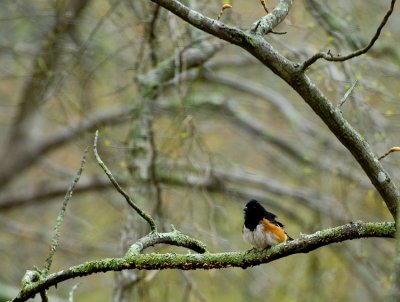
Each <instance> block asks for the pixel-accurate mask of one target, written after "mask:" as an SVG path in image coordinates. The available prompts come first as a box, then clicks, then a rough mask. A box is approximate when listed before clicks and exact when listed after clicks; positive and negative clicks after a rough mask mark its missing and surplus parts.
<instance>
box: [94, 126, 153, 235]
mask: <svg viewBox="0 0 400 302" xmlns="http://www.w3.org/2000/svg"><path fill="white" fill-rule="evenodd" d="M98 137H99V130H96V134H95V137H94V144H93V153H94V156H95V158H96V161H97V163H98V164H99V166H100V167H101V168H102V169H103V171H104V173H106V174H107V176H108V178H109V179H110V181H111V183H112V184H113V186H114V187H115V188H116V189H117V191H118V192H119V193H120V194H121V195H122V196H124V198H125V200H126V201H127V202H128V204H129V205H130V206H131V207H132V208H133V209H134V210H135V211H136V212H137V213H138V214H139V215H140V216H141V217H142V218H143V219H144V220H146V221H147V222H148V223H149V225H150V229H151V231H152V232H157V225H156V223H155V221H154V220H153V218H151V217H150V215H148V214H147V213H146V212H145V211H144V210H142V209H141V208H140V207H139V206H138V205H137V204H136V203H135V202H134V201H133V200H132V199H131V198H130V196H129V195H128V194H127V193H126V192H125V191H124V190H123V189H122V188H121V186H120V185H119V184H118V182H117V181H116V180H115V178H114V176H113V175H112V174H111V171H110V170H109V169H108V168H107V166H106V165H105V163H104V162H103V161H102V160H101V158H100V155H99V153H98V152H97V141H98Z"/></svg>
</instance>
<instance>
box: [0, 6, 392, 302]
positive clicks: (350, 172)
mask: <svg viewBox="0 0 400 302" xmlns="http://www.w3.org/2000/svg"><path fill="white" fill-rule="evenodd" d="M184 2H185V3H186V4H187V5H189V6H190V7H192V8H195V9H196V10H198V11H200V12H201V13H203V14H205V15H207V16H209V17H213V18H215V17H216V16H217V15H218V13H219V11H220V8H221V5H222V1H219V0H218V1H216V0H207V1H205V0H204V1H203V0H197V1H193V0H186V1H184ZM231 4H232V5H233V8H232V9H229V10H226V11H225V12H224V14H223V16H222V18H221V21H223V22H226V23H227V24H229V25H233V26H237V27H240V28H243V29H248V28H250V27H251V25H252V23H253V22H255V21H256V20H257V19H258V18H260V17H262V16H263V14H264V10H263V8H262V6H261V5H260V3H259V2H258V0H252V1H239V0H234V1H231ZM275 4H276V2H275V1H268V2H267V6H268V7H269V8H270V9H272V8H273V7H274V5H275ZM388 7H389V1H363V0H356V1H351V2H349V1H344V0H340V1H335V2H332V1H330V3H329V5H328V4H326V3H325V1H317V0H303V1H295V4H294V6H293V8H292V10H291V12H290V14H289V16H288V17H287V19H286V20H285V22H283V23H282V24H281V25H280V26H279V27H278V28H277V29H276V30H277V31H286V32H287V34H285V35H268V36H267V37H266V39H267V40H268V41H269V42H270V43H271V44H272V45H273V47H274V48H276V49H278V50H279V51H281V52H282V53H283V54H284V55H285V56H286V57H288V58H289V59H291V60H293V61H298V62H301V61H303V60H305V59H306V58H308V57H309V56H311V55H312V54H314V53H315V52H317V51H321V50H324V51H327V50H328V49H329V50H330V51H331V52H332V53H334V54H335V53H340V54H345V53H348V52H350V51H352V50H355V49H357V48H359V47H362V46H364V45H366V44H367V43H368V41H369V39H370V38H371V37H372V36H373V34H374V33H375V30H376V28H377V26H378V25H379V23H380V21H381V19H382V17H383V15H384V14H385V12H386V11H387V9H388ZM0 8H1V9H0V25H1V26H0V55H1V62H2V64H1V66H0V100H1V101H0V121H1V122H0V127H1V130H0V142H1V150H0V151H1V152H0V154H1V156H2V157H1V160H0V186H1V190H0V259H1V260H0V267H1V268H2V273H1V276H0V299H1V300H6V299H9V298H11V297H13V296H14V295H15V294H16V293H17V291H18V289H19V287H20V280H21V278H22V276H23V274H24V272H25V270H27V269H32V268H33V267H34V266H38V267H39V268H41V267H42V266H43V265H44V260H45V258H46V257H47V254H48V250H49V244H50V241H51V234H52V229H53V225H54V222H55V219H56V216H57V213H58V211H59V209H60V207H61V204H62V200H63V196H64V194H65V192H66V190H67V188H68V186H69V184H70V182H71V181H72V180H73V178H74V175H75V173H76V170H77V169H78V167H79V162H80V158H81V156H82V154H83V150H84V149H85V148H86V146H89V145H91V144H92V140H93V133H94V130H95V129H96V128H99V129H100V142H101V145H100V153H101V154H102V157H103V159H104V160H105V161H106V163H107V165H108V166H109V168H110V169H111V170H112V171H113V174H114V176H116V178H117V179H118V180H119V181H120V182H121V183H122V184H123V185H124V187H125V188H126V189H127V190H128V191H129V192H130V193H131V194H132V196H135V198H136V200H138V201H139V202H140V203H141V204H142V205H143V206H144V208H145V209H146V210H148V211H150V212H151V213H152V214H153V215H154V216H155V217H156V219H157V221H158V223H159V226H160V228H161V229H163V230H167V229H168V228H169V225H170V224H174V225H175V227H176V228H178V229H179V230H181V231H182V232H185V233H187V234H189V235H191V236H193V237H195V238H198V239H200V240H202V241H203V242H205V243H207V245H208V248H209V250H210V251H212V252H220V251H236V250H246V249H249V248H250V247H249V246H247V245H246V244H245V243H243V242H242V238H241V233H240V230H241V225H242V219H243V217H242V214H243V213H242V208H243V206H244V204H245V202H246V201H247V200H248V199H249V198H257V199H259V200H260V201H261V202H262V203H263V204H264V205H265V206H266V207H267V208H268V209H269V210H270V211H272V212H274V213H276V214H277V215H278V217H279V220H281V221H282V222H283V223H284V224H285V225H286V229H287V232H288V233H289V234H290V235H291V236H292V237H294V238H297V237H299V236H300V235H301V234H302V233H312V232H315V231H317V230H320V229H323V228H328V227H331V226H336V225H340V224H342V223H345V222H349V221H357V220H363V221H384V220H390V219H391V216H390V214H389V212H388V210H387V209H386V207H385V205H384V203H383V202H382V200H381V198H380V197H379V195H378V194H377V192H376V191H375V190H374V189H373V187H372V185H371V184H370V183H369V180H368V178H367V177H366V176H365V175H364V174H363V172H362V170H361V169H360V167H359V166H358V165H357V163H356V162H355V160H354V159H353V158H352V157H351V155H350V154H349V152H347V151H346V150H345V148H344V147H343V146H341V145H340V143H339V142H338V141H337V139H336V138H335V137H334V136H333V135H332V134H331V133H330V132H329V131H328V129H327V128H326V127H325V126H324V125H323V123H322V122H321V121H320V120H319V119H318V118H317V117H316V116H315V115H314V114H313V112H312V111H311V110H310V109H309V108H308V107H307V105H306V104H305V103H304V102H302V100H301V99H300V97H299V96H298V95H296V94H295V93H294V92H293V91H292V90H291V89H290V88H289V87H288V86H287V85H286V83H284V82H283V81H281V80H279V79H277V78H276V77H275V76H274V74H273V73H271V72H270V71H269V70H267V69H266V68H265V67H264V66H262V65H260V63H258V62H257V61H256V60H255V59H253V58H252V57H251V56H250V55H248V54H247V53H246V52H245V51H243V50H241V49H239V48H237V47H235V46H232V45H228V44H225V43H221V42H220V41H218V40H216V39H215V38H213V37H210V36H208V35H206V34H204V33H201V32H200V31H198V30H196V29H193V28H192V27H190V26H189V25H187V24H185V23H184V22H183V21H181V20H179V19H178V18H176V17H174V16H173V15H172V14H170V13H168V12H166V11H165V10H163V9H161V8H159V7H157V6H156V5H154V4H152V3H151V1H145V0H140V1H138V0H110V1H104V0H103V1H77V0H75V1H73V0H71V1H61V0H57V1H47V0H37V1H22V0H17V1H11V0H4V1H1V2H0ZM399 29H400V18H399V9H398V8H396V10H395V12H394V15H393V16H392V17H391V19H390V21H389V23H388V25H387V26H386V27H385V28H384V31H383V34H382V36H381V37H380V39H379V41H378V43H377V44H376V45H375V46H374V47H373V49H372V50H371V51H370V52H369V53H368V54H367V55H364V56H362V57H358V58H356V59H354V60H352V61H349V62H345V63H328V62H324V61H322V60H321V61H318V63H316V64H314V65H313V66H312V67H311V68H310V70H309V71H308V74H309V76H310V77H311V78H312V80H313V81H314V82H315V83H316V84H317V85H318V86H319V87H320V88H321V89H322V90H323V91H324V93H326V95H327V96H329V98H330V99H331V100H332V101H333V102H334V103H335V104H339V103H340V100H341V99H342V98H343V96H344V94H345V93H346V91H347V90H348V89H349V88H350V87H351V86H352V85H353V84H354V82H355V81H357V85H356V86H355V89H354V90H353V92H352V94H351V96H350V97H349V99H348V100H347V101H346V103H344V104H343V105H342V110H343V113H344V115H345V117H346V118H347V119H348V120H349V122H350V123H351V124H352V125H353V126H354V127H355V128H356V129H357V130H358V131H359V132H360V133H361V134H362V135H363V136H364V137H365V139H366V140H367V141H368V142H369V143H370V144H371V146H372V148H373V150H374V151H375V153H376V154H377V155H382V154H384V153H385V152H386V151H387V150H388V149H389V148H390V147H392V146H395V145H399V143H400V142H399V135H398V132H399V131H398V130H399V128H400V123H399V122H398V117H399V114H400V106H399V98H400V87H399V85H398V84H399V78H400V69H399V65H400V53H399V52H400V49H399V47H398V41H399V40H400V30H399ZM399 163H400V160H399V155H397V154H392V155H390V156H388V157H387V158H385V159H383V164H384V166H385V168H386V169H387V170H388V171H389V173H390V174H391V175H392V176H393V181H395V182H396V184H398V179H399V172H398V170H399V169H398V167H399ZM147 231H148V229H147V225H146V224H145V223H144V221H142V220H140V219H138V217H137V215H135V214H134V213H132V210H131V209H130V208H128V206H127V205H126V203H125V202H124V200H123V198H122V197H121V196H120V195H118V194H117V193H116V192H115V191H114V190H113V189H112V188H111V187H110V184H109V182H108V181H107V180H106V178H105V175H103V173H102V171H101V170H100V169H99V168H98V167H97V166H96V164H95V162H94V160H93V158H92V157H91V158H89V160H88V163H87V166H86V168H85V171H84V174H83V176H82V179H81V181H80V183H79V184H78V188H77V190H76V191H75V193H74V196H73V198H72V200H71V202H70V204H69V206H68V209H67V215H66V218H65V220H64V224H63V227H62V238H61V245H60V247H59V250H58V252H57V254H56V256H55V259H54V265H53V267H52V271H53V272H55V271H58V270H61V269H64V268H67V267H69V266H71V265H75V264H79V263H82V262H84V261H86V260H90V259H98V258H101V257H119V256H121V255H123V254H124V253H125V251H126V249H127V247H128V246H129V245H130V244H132V243H133V242H134V241H135V240H136V239H137V238H139V237H140V236H142V235H144V234H145V233H146V232H147ZM154 250H155V251H158V252H167V251H176V252H183V253H185V252H186V251H184V250H182V249H179V248H175V247H169V246H164V247H157V248H155V249H154ZM393 250H394V242H393V241H391V240H385V239H363V240H355V241H351V242H345V243H342V244H338V245H332V246H328V247H324V248H322V249H319V250H317V251H315V252H313V253H311V254H306V255H294V256H290V257H287V258H284V259H281V260H279V261H275V262H273V263H269V264H267V265H262V266H259V267H255V268H249V269H247V270H241V269H225V270H214V271H160V272H158V271H143V272H142V271H140V272H138V271H125V272H122V273H115V274H114V275H113V274H111V273H108V274H97V275H92V276H89V277H86V278H82V279H80V280H77V279H76V280H70V281H67V282H64V283H62V284H60V285H59V286H58V287H57V289H54V288H52V289H51V290H50V295H51V296H52V299H54V301H66V300H67V299H68V295H70V294H73V295H74V297H75V299H76V300H78V301H109V300H111V301H131V300H135V299H136V300H137V299H140V300H141V301H161V300H162V301H227V300H229V301H246V300H247V301H250V300H251V301H265V299H268V300H275V301H324V300H325V301H356V300H357V301H377V300H378V299H382V298H383V297H385V295H386V294H387V293H388V289H389V286H390V273H391V267H392V257H393ZM77 284H78V287H77V288H76V289H75V290H74V291H72V288H73V287H74V286H75V285H77Z"/></svg>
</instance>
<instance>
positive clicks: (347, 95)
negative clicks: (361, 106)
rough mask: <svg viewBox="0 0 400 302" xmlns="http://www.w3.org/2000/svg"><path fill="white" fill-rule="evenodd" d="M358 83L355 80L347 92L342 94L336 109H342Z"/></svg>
mask: <svg viewBox="0 0 400 302" xmlns="http://www.w3.org/2000/svg"><path fill="white" fill-rule="evenodd" d="M357 83H358V80H355V82H354V83H353V85H352V86H351V87H350V88H349V90H347V91H346V93H345V94H344V96H343V98H342V99H341V100H340V102H339V105H338V107H339V108H340V107H342V105H343V104H344V103H345V102H346V101H347V99H348V97H349V96H350V94H351V92H352V91H353V89H354V87H356V85H357Z"/></svg>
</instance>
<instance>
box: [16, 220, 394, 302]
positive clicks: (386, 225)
mask: <svg viewBox="0 0 400 302" xmlns="http://www.w3.org/2000/svg"><path fill="white" fill-rule="evenodd" d="M395 231H396V229H395V224H394V223H393V222H381V223H363V222H355V223H349V224H345V225H342V226H339V227H335V228H331V229H326V230H323V231H318V232H316V233H314V234H311V235H303V236H302V237H301V238H299V239H297V240H293V241H289V242H286V243H284V244H280V245H277V246H274V247H272V248H270V249H266V250H251V251H247V252H230V253H204V254H174V253H168V254H154V253H151V254H137V250H135V248H137V249H138V250H140V249H143V248H145V247H146V245H147V246H148V244H149V243H146V242H142V243H141V244H142V245H141V246H140V247H135V245H133V247H131V249H130V250H129V251H128V253H127V254H126V256H125V257H124V258H109V259H102V260H96V261H90V262H86V263H84V264H80V265H77V266H73V267H70V268H69V269H66V270H62V271H60V272H58V273H54V274H51V275H48V276H47V277H46V278H43V279H40V280H38V281H32V282H28V283H26V284H25V285H24V287H23V289H22V291H21V292H20V294H19V295H18V297H16V298H15V299H14V300H13V301H15V302H16V301H26V300H28V299H29V298H30V297H33V296H34V295H36V294H37V293H40V292H41V291H43V290H44V289H47V288H49V287H51V286H55V285H57V284H58V283H60V282H62V281H65V280H68V279H72V278H76V277H82V276H87V275H91V274H94V273H99V272H107V271H121V270H124V269H140V270H162V269H183V270H194V269H219V268H228V267H241V268H247V267H250V266H256V265H260V264H263V263H269V262H271V261H274V260H277V259H280V258H283V257H286V256H289V255H292V254H298V253H308V252H311V251H313V250H315V249H317V248H320V247H322V246H325V245H328V244H332V243H337V242H342V241H346V240H352V239H357V238H365V237H386V238H393V237H394V235H395ZM163 234H164V235H165V234H169V235H168V236H170V237H171V238H170V239H169V240H170V241H175V242H176V240H180V239H179V237H180V236H181V235H182V234H181V233H179V232H177V231H172V232H170V233H163ZM163 234H158V235H160V236H161V237H160V239H159V242H152V243H153V244H156V243H170V242H166V241H164V240H165V238H163V237H162V236H163ZM174 236H175V237H176V238H175V239H174ZM144 238H148V239H143V240H144V241H145V240H149V241H152V240H155V238H153V237H151V234H150V235H148V236H146V237H144ZM182 238H186V239H187V237H186V236H184V237H182ZM192 240H193V239H192ZM155 241H156V240H155ZM137 244H138V243H136V245H137ZM153 244H152V245H153ZM177 245H180V244H177Z"/></svg>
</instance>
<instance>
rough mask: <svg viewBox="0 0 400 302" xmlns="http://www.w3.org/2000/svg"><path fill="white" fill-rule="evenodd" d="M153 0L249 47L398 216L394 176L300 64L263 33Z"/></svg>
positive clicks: (166, 0) (168, 0)
mask: <svg viewBox="0 0 400 302" xmlns="http://www.w3.org/2000/svg"><path fill="white" fill-rule="evenodd" d="M151 1H153V2H156V3H158V4H160V5H161V6H163V7H165V8H166V9H168V10H169V11H171V12H172V13H174V14H175V15H177V16H178V17H180V18H182V19H183V20H185V21H187V22H188V23H190V24H192V25H193V26H195V27H197V28H199V29H201V30H203V31H205V32H208V33H210V34H212V35H214V36H216V37H219V38H220V39H223V40H226V41H228V42H230V43H232V44H236V45H238V46H240V47H241V48H243V49H245V50H247V51H248V52H249V53H251V54H252V55H253V56H254V57H256V58H257V59H258V60H259V61H260V62H262V63H263V64H264V65H265V66H267V67H268V68H269V69H270V70H271V71H272V72H274V73H275V74H276V75H277V76H278V77H280V78H281V79H283V80H284V81H286V82H287V83H288V84H289V85H290V86H291V87H292V88H293V89H294V90H295V91H296V92H297V93H298V94H299V95H300V96H301V97H302V98H303V100H304V101H305V102H306V103H307V104H308V105H309V106H310V107H311V108H312V109H313V110H314V112H315V113H316V114H317V115H318V116H319V117H320V118H321V119H322V121H323V122H324V123H325V124H326V125H327V126H328V128H329V129H330V130H331V132H332V133H333V134H334V135H335V136H336V137H337V138H338V139H339V140H340V142H341V143H342V144H343V145H344V146H345V147H346V148H347V149H348V150H349V151H350V152H351V154H352V155H353V157H354V158H355V159H356V160H357V162H358V163H359V165H360V166H361V167H362V169H363V170H364V172H365V173H366V174H367V176H368V178H369V179H370V181H371V182H372V184H373V185H374V186H375V188H376V189H377V191H378V192H379V194H380V195H381V196H382V198H383V200H384V201H385V203H386V205H387V207H388V209H389V211H390V213H391V214H392V216H393V217H396V212H397V201H398V199H399V198H400V194H399V193H398V190H397V187H396V185H395V184H394V182H393V181H392V179H391V177H390V176H389V174H388V173H387V172H386V171H385V170H384V169H383V167H382V165H381V164H380V163H379V161H378V160H377V158H376V156H375V154H374V152H373V151H372V149H371V146H370V145H369V144H368V143H367V141H366V140H365V139H364V138H363V137H362V136H361V135H360V134H359V133H358V132H357V131H356V130H355V129H354V128H353V127H352V126H351V125H350V124H349V122H348V121H347V120H346V119H345V118H344V117H343V115H342V113H341V112H340V109H338V108H335V107H334V106H333V104H332V102H331V101H330V100H329V99H328V98H327V97H326V96H325V95H324V94H323V92H322V91H321V90H320V89H319V88H318V87H317V86H316V85H315V84H314V83H313V82H312V81H311V80H310V79H309V78H308V77H307V76H306V75H305V73H304V68H302V66H301V65H300V64H296V63H293V62H291V61H290V60H288V59H287V58H285V57H284V56H283V55H281V54H280V53H279V52H277V51H276V50H275V49H274V48H273V47H272V46H271V45H270V44H269V43H268V42H267V41H266V40H265V39H264V37H263V36H261V35H258V34H253V33H251V32H245V31H242V30H240V29H237V28H234V27H229V26H227V25H225V24H223V23H222V22H218V21H215V20H213V19H210V18H207V17H205V16H203V15H201V14H200V13H198V12H196V11H194V10H191V9H190V8H188V7H187V6H185V5H183V4H182V3H180V2H179V1H177V0H151ZM281 2H284V1H283V0H282V1H280V3H281ZM287 13H288V12H287Z"/></svg>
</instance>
